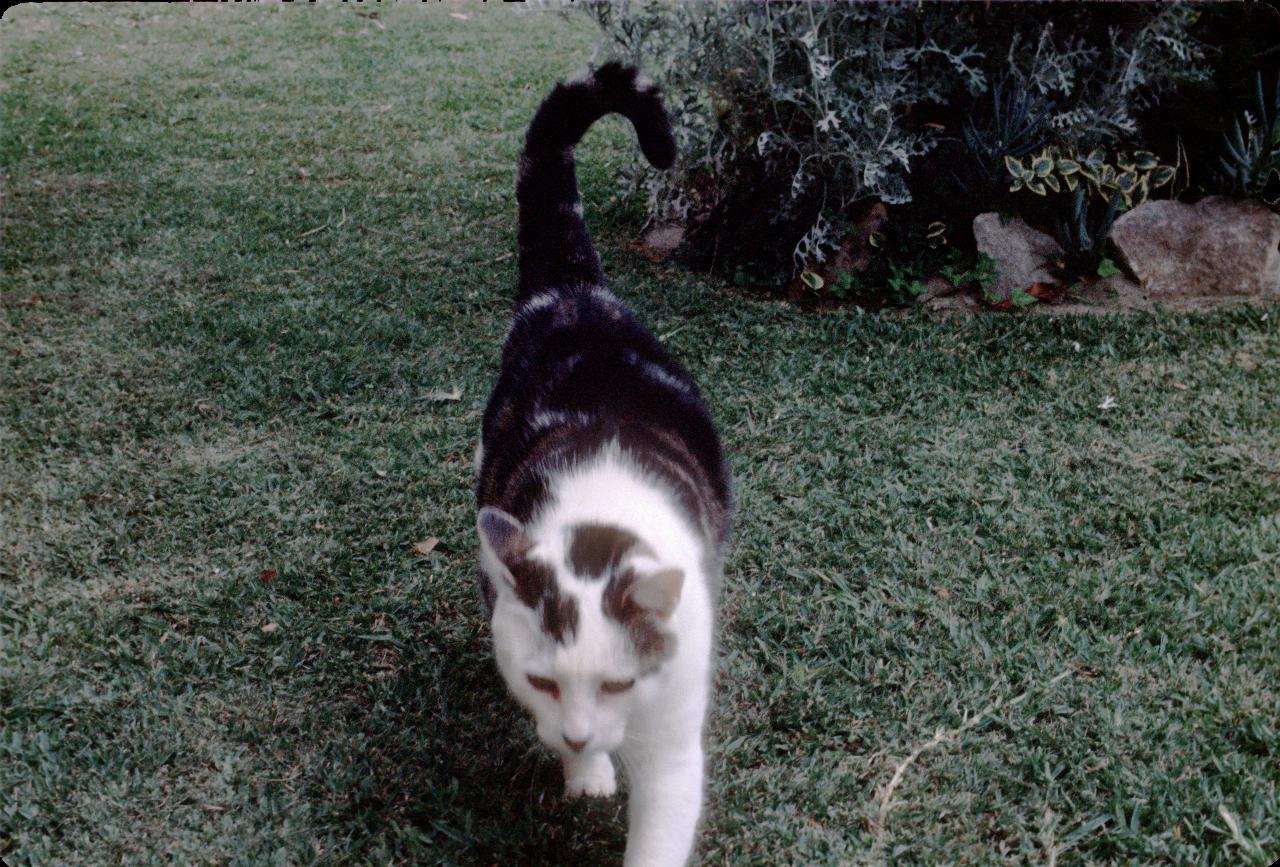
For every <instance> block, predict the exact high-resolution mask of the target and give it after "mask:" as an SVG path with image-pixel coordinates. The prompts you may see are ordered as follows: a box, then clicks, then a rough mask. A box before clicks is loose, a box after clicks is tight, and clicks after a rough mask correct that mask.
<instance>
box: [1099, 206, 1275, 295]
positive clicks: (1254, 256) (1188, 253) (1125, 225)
mask: <svg viewBox="0 0 1280 867" xmlns="http://www.w3.org/2000/svg"><path fill="white" fill-rule="evenodd" d="M1111 242H1112V243H1113V244H1114V245H1115V247H1116V250H1117V251H1118V252H1119V254H1120V256H1121V258H1122V259H1124V262H1125V264H1126V265H1128V267H1129V270H1130V271H1132V272H1133V275H1134V276H1135V277H1137V278H1138V281H1139V282H1140V283H1141V284H1142V288H1143V289H1144V290H1145V291H1146V292H1147V293H1148V294H1149V295H1150V297H1151V299H1152V300H1153V301H1159V300H1161V299H1165V298H1186V297H1190V296H1196V297H1223V296H1228V295H1261V296H1275V295H1280V215H1277V214H1274V213H1272V212H1271V211H1269V210H1267V208H1266V207H1264V206H1263V205H1261V204H1259V203H1258V202H1254V201H1251V200H1248V199H1230V198H1226V197H1224V196H1210V197H1209V198H1207V199H1201V200H1200V201H1199V202H1196V203H1195V204H1194V205H1185V204H1183V203H1182V202H1171V201H1159V202H1146V203H1144V204H1141V205H1139V206H1138V207H1136V208H1134V209H1133V210H1132V211H1129V212H1128V213H1127V214H1124V215H1123V216H1121V217H1120V219H1118V220H1116V224H1115V226H1114V227H1113V228H1112V229H1111Z"/></svg>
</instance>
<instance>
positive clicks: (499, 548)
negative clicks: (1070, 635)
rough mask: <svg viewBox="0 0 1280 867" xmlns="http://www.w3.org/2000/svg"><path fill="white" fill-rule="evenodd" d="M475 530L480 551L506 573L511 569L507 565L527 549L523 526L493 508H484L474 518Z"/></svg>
mask: <svg viewBox="0 0 1280 867" xmlns="http://www.w3.org/2000/svg"><path fill="white" fill-rule="evenodd" d="M476 530H477V532H478V533H479V534H480V547H481V549H482V550H483V551H484V553H485V554H487V555H489V556H490V557H492V558H493V559H495V560H497V561H498V562H499V563H501V564H502V566H503V568H504V569H505V570H506V571H507V572H508V573H509V572H510V569H511V567H510V566H509V565H508V564H509V563H510V562H511V561H512V560H513V559H515V557H516V556H517V555H518V554H520V553H522V552H523V551H524V549H525V548H527V547H528V542H527V541H525V536H524V525H523V524H521V523H520V521H518V520H517V519H516V518H515V517H514V516H512V515H509V514H507V513H506V512H504V511H502V510H501V509H495V508H494V507H493V506H485V507H484V508H483V509H481V510H480V514H479V516H478V517H477V518H476Z"/></svg>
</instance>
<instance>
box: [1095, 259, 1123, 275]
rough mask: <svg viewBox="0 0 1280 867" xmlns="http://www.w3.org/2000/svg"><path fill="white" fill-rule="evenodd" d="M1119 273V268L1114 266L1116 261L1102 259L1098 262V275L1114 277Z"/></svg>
mask: <svg viewBox="0 0 1280 867" xmlns="http://www.w3.org/2000/svg"><path fill="white" fill-rule="evenodd" d="M1119 273H1120V269H1119V268H1117V267H1116V263H1115V262H1112V261H1111V260H1110V259H1103V260H1102V261H1101V262H1099V263H1098V276H1099V277H1114V276H1115V275H1117V274H1119Z"/></svg>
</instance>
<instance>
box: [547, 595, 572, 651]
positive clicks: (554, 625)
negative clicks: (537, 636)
mask: <svg viewBox="0 0 1280 867" xmlns="http://www.w3.org/2000/svg"><path fill="white" fill-rule="evenodd" d="M542 631H543V632H545V633H547V635H550V636H551V637H552V638H553V639H555V641H556V643H557V644H568V643H569V641H572V640H573V638H574V636H576V635H577V634H578V601H577V600H576V599H574V598H573V597H571V596H561V595H560V594H559V592H558V591H557V592H556V594H555V596H554V598H553V597H543V599H542ZM566 636H567V639H568V640H566Z"/></svg>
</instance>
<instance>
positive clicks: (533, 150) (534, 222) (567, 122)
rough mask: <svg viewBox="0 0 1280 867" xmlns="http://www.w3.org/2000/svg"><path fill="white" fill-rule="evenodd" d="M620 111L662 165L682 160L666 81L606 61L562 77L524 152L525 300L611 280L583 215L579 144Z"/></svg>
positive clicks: (519, 194)
mask: <svg viewBox="0 0 1280 867" xmlns="http://www.w3.org/2000/svg"><path fill="white" fill-rule="evenodd" d="M612 112H617V113H618V114H621V115H623V116H624V117H626V118H627V119H628V120H630V121H631V124H632V126H634V127H635V130H636V136H637V138H639V140H640V150H641V151H643V152H644V155H645V157H647V158H648V160H649V162H650V163H652V164H653V165H654V166H655V167H656V168H659V169H665V168H668V167H670V166H671V164H672V163H673V162H675V158H676V143H675V139H674V138H673V137H672V135H671V122H670V121H669V120H668V119H667V111H666V109H665V108H663V106H662V98H661V96H660V95H659V92H658V88H657V86H656V85H654V84H653V83H652V82H650V81H648V80H647V79H645V78H644V77H643V76H641V75H639V73H638V71H637V70H636V68H635V67H633V66H625V65H623V64H621V63H616V62H614V63H606V64H605V65H603V66H601V67H600V68H598V69H595V70H591V71H588V72H587V73H585V74H583V75H579V76H577V77H575V78H572V79H570V80H568V81H565V82H561V83H560V84H557V85H556V86H555V88H554V89H553V90H552V91H551V93H549V94H547V97H546V99H544V100H543V101H542V104H541V105H540V106H538V111H537V113H536V114H535V115H534V116H533V121H532V122H531V123H530V124H529V132H528V133H527V134H526V135H525V141H524V152H523V153H522V154H521V155H520V163H519V174H518V176H517V179H516V201H517V202H518V203H519V207H520V223H519V225H520V228H519V243H520V287H519V291H518V294H517V296H516V302H517V303H521V302H523V301H524V300H526V299H528V298H529V297H530V296H533V295H536V294H537V293H539V292H544V291H547V290H551V289H557V288H561V287H565V286H594V285H600V284H601V283H603V281H604V274H603V272H601V270H600V257H599V256H598V255H596V250H595V247H594V246H593V245H592V243H591V236H590V235H589V234H588V233H587V225H586V223H585V222H583V219H582V203H581V202H580V201H579V199H578V179H577V175H576V174H575V172H574V154H573V149H574V146H575V145H576V144H577V143H578V141H579V140H580V139H581V138H582V136H583V135H584V134H585V133H586V131H587V129H588V128H589V127H590V126H591V125H592V124H593V123H595V122H596V121H597V120H599V119H600V118H602V117H604V116H605V115H606V114H610V113H612Z"/></svg>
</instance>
